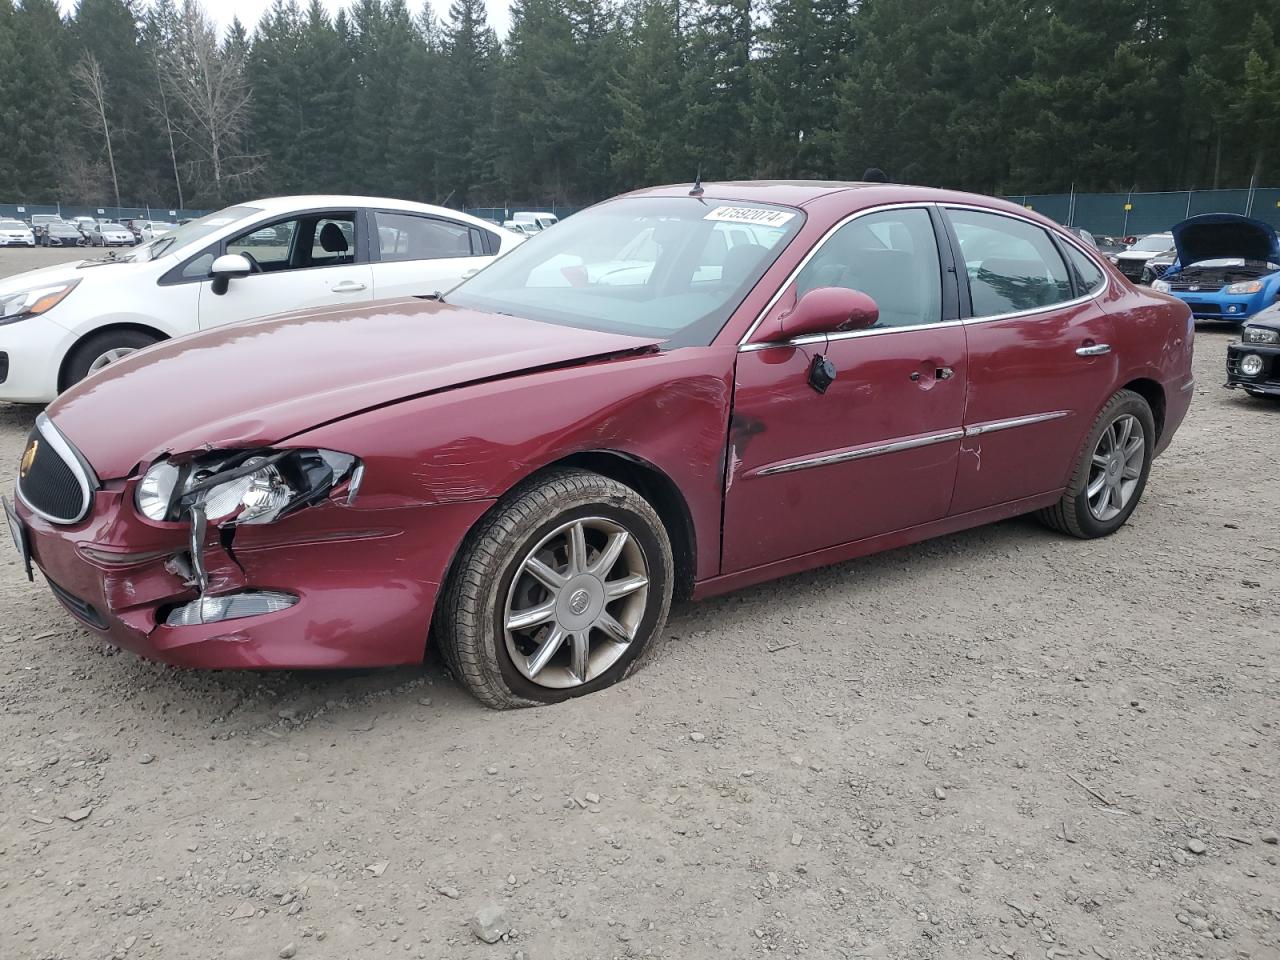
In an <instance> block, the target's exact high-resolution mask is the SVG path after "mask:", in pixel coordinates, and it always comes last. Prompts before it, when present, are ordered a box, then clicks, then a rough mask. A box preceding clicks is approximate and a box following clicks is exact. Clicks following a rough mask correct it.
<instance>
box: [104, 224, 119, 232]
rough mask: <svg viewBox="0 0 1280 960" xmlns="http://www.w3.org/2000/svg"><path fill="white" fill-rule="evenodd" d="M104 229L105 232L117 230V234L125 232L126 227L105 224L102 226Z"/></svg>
mask: <svg viewBox="0 0 1280 960" xmlns="http://www.w3.org/2000/svg"><path fill="white" fill-rule="evenodd" d="M102 229H103V230H115V231H116V232H117V233H119V232H122V231H123V230H124V227H122V226H120V224H118V223H104V224H103V225H102Z"/></svg>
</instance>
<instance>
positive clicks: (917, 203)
mask: <svg viewBox="0 0 1280 960" xmlns="http://www.w3.org/2000/svg"><path fill="white" fill-rule="evenodd" d="M937 206H938V204H936V203H934V202H933V201H931V200H911V201H903V202H902V203H886V204H882V205H881V206H878V207H867V208H866V209H865V210H857V211H855V212H854V213H851V214H849V215H848V216H847V217H844V218H843V219H841V220H838V221H836V223H835V224H833V225H832V226H831V227H830V228H829V229H828V230H827V232H826V233H824V234H823V235H822V236H821V237H820V238H819V239H818V242H817V243H815V244H814V245H813V249H812V250H810V251H809V252H808V253H806V254H805V255H804V258H803V259H802V260H801V261H800V262H799V263H797V264H796V265H795V267H794V268H793V269H792V270H791V272H790V273H789V274H787V279H786V280H784V281H783V282H782V283H781V284H779V286H778V289H777V290H776V291H774V294H773V296H772V297H770V298H769V302H768V303H766V304H765V305H764V308H763V309H762V310H761V311H760V312H759V313H758V314H757V315H756V318H755V320H753V321H752V323H751V326H750V327H749V328H748V329H747V332H746V333H744V334H743V335H742V339H740V340H739V341H738V347H739V349H741V348H743V347H749V348H750V349H754V350H762V349H764V348H765V347H781V346H788V345H791V344H792V343H795V342H799V340H803V341H804V342H807V343H812V342H814V340H815V338H814V337H802V338H799V339H798V340H796V341H792V340H779V341H778V342H777V343H765V344H748V343H747V341H748V340H750V339H751V337H752V335H754V334H755V332H756V330H757V329H759V327H760V324H762V323H763V322H764V318H765V317H767V316H768V315H769V311H770V310H772V309H773V308H774V307H775V306H777V305H778V301H779V300H781V299H782V295H783V294H784V293H786V291H787V288H788V287H790V286H791V284H793V283H795V281H796V277H798V276H799V275H800V271H801V270H803V269H804V268H805V267H807V266H808V265H809V261H810V260H812V259H813V258H814V257H815V256H817V254H818V252H819V251H820V250H821V249H822V248H823V247H825V246H826V245H827V241H828V240H830V239H831V238H832V236H834V235H835V233H836V231H837V230H839V229H840V228H841V227H843V226H845V225H846V224H848V223H852V222H853V221H854V220H858V219H861V218H862V217H866V216H870V215H871V214H873V213H885V212H887V211H890V210H925V211H928V210H930V209H934V208H936V207H937ZM930 226H931V227H932V225H930ZM794 242H795V240H794V239H793V240H792V243H794ZM938 257H939V260H941V257H942V251H941V250H939V251H938ZM938 283H939V284H941V283H942V274H941V272H939V274H938ZM922 326H925V327H938V326H942V324H941V323H929V324H922ZM906 329H908V328H907V327H885V328H884V329H883V330H878V331H876V332H878V333H889V332H892V331H894V330H906ZM910 329H913V330H914V329H918V327H912V328H910ZM852 332H853V333H860V334H867V333H871V332H872V331H870V330H857V331H852ZM835 336H841V337H844V336H847V335H845V334H835V335H833V339H834V337H835ZM816 339H817V340H822V339H825V337H823V336H819V337H817V338H816Z"/></svg>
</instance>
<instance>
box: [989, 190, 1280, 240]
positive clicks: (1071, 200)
mask: <svg viewBox="0 0 1280 960" xmlns="http://www.w3.org/2000/svg"><path fill="white" fill-rule="evenodd" d="M1005 199H1006V200H1011V201H1013V202H1014V203H1019V204H1022V205H1023V206H1026V207H1030V208H1031V209H1032V210H1035V211H1036V212H1037V213H1041V214H1044V215H1045V216H1046V217H1049V218H1050V219H1053V220H1057V221H1058V222H1059V223H1065V224H1067V225H1069V226H1076V227H1083V228H1084V229H1086V230H1088V231H1089V232H1090V233H1092V234H1094V235H1096V236H1107V237H1125V236H1130V235H1135V234H1144V233H1159V232H1161V231H1164V230H1168V229H1169V228H1170V227H1172V226H1173V225H1174V224H1175V223H1178V222H1179V221H1181V220H1185V219H1186V218H1187V217H1194V216H1196V215H1197V214H1201V213H1241V214H1247V215H1248V216H1251V217H1256V218H1257V219H1259V220H1264V221H1266V222H1267V223H1269V224H1271V225H1272V226H1273V227H1280V187H1268V188H1265V189H1263V188H1258V189H1255V190H1180V191H1176V192H1167V193H1076V194H1070V193H1046V194H1030V195H1027V196H1010V197H1006V198H1005ZM1126 206H1127V207H1128V209H1126Z"/></svg>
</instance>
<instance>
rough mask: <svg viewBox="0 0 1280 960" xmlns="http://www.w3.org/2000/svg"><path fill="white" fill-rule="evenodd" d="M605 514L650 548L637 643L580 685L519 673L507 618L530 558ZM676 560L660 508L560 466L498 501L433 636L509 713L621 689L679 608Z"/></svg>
mask: <svg viewBox="0 0 1280 960" xmlns="http://www.w3.org/2000/svg"><path fill="white" fill-rule="evenodd" d="M586 517H601V518H605V519H607V520H608V521H611V522H613V523H616V524H620V525H621V526H622V527H623V528H625V530H626V532H627V533H628V534H630V535H631V536H632V537H633V538H635V541H636V543H637V545H638V546H639V547H640V549H641V550H642V551H643V554H644V558H645V561H646V563H647V568H648V569H647V576H648V580H649V592H648V597H647V602H646V604H645V607H644V611H643V614H642V615H641V617H640V620H639V624H638V628H637V629H636V631H635V634H634V639H633V640H632V641H631V642H630V644H628V645H627V647H626V648H625V651H624V652H623V653H622V655H621V656H620V657H619V659H618V660H617V661H616V662H614V663H613V664H612V666H610V667H609V668H608V669H606V670H604V671H603V672H601V673H600V674H599V675H598V676H595V677H591V678H590V679H589V680H588V681H587V682H586V683H582V684H579V685H577V686H571V687H563V688H553V687H548V686H542V685H540V684H538V683H535V682H534V681H532V680H530V679H528V678H527V677H526V676H524V675H523V674H522V673H521V672H520V670H519V669H517V667H516V665H515V663H514V661H513V660H512V657H511V654H510V652H509V651H508V649H507V642H506V624H505V620H504V615H505V611H506V606H507V598H508V595H509V593H510V591H511V585H512V581H513V579H514V578H515V577H516V576H517V575H518V574H519V572H520V569H521V566H522V564H523V562H524V559H525V557H526V556H527V555H528V553H529V552H530V551H531V550H533V549H534V547H535V545H537V544H539V543H540V542H542V540H543V539H544V538H545V537H546V536H547V535H548V534H549V533H551V532H552V531H554V530H556V529H557V528H558V527H559V526H561V525H563V524H565V523H567V522H570V521H572V520H575V519H579V518H586ZM673 571H674V563H673V560H672V555H671V543H670V540H669V538H668V536H667V531H666V528H665V526H664V525H663V523H662V520H661V518H660V517H659V516H658V514H657V512H656V511H655V510H654V509H653V507H652V506H651V505H650V504H649V502H648V501H647V500H645V499H644V498H643V497H642V496H640V494H639V493H637V492H636V491H635V490H633V489H631V488H630V487H628V486H626V485H625V484H622V483H619V482H617V481H615V480H610V479H609V478H607V477H603V476H601V475H599V474H596V473H591V472H589V471H586V470H576V469H563V470H555V471H551V472H548V473H546V474H543V475H541V476H538V477H535V478H533V479H531V480H530V481H529V482H527V483H526V484H524V485H522V486H520V487H517V488H516V489H515V490H513V491H512V492H511V493H509V494H508V495H507V496H506V497H504V498H503V499H502V500H500V501H499V502H498V504H497V505H496V506H495V507H494V508H493V510H491V511H490V512H489V513H488V514H487V515H486V516H485V517H484V518H483V519H482V520H481V521H480V522H479V523H478V524H477V525H476V527H475V529H473V530H472V531H471V533H470V534H469V535H468V536H467V539H466V541H465V542H464V543H463V545H462V549H461V550H460V551H459V554H458V557H457V558H456V560H455V562H454V566H453V570H452V572H451V574H450V577H449V579H448V582H447V584H446V587H445V590H444V591H443V592H442V593H441V596H440V598H439V600H438V601H437V604H436V614H435V618H434V622H433V627H432V635H433V636H434V638H435V642H436V645H437V647H438V648H439V650H440V652H441V654H442V655H443V657H444V660H445V662H446V664H447V665H448V666H449V669H450V671H451V672H452V673H453V675H454V676H455V677H457V678H458V680H459V681H461V682H462V684H463V685H464V686H465V687H466V688H467V690H468V691H470V693H471V694H472V695H473V696H475V697H476V699H478V700H479V701H480V702H481V703H483V704H485V705H486V706H489V707H493V708H495V709H499V710H505V709H511V708H515V707H527V706H536V705H538V704H543V703H555V702H559V701H563V700H567V699H570V698H572V697H578V696H583V695H585V694H589V693H593V692H594V691H596V690H599V689H602V688H604V687H608V686H611V685H612V684H614V683H617V682H618V681H619V680H621V679H622V678H623V677H625V676H627V675H628V674H629V673H630V672H631V671H632V670H633V669H634V667H635V666H636V664H637V662H638V660H639V658H640V656H641V654H642V653H643V652H644V650H645V648H646V647H647V646H648V645H649V643H650V641H651V640H652V638H653V637H654V636H656V635H658V634H659V633H660V632H661V630H662V628H663V626H664V624H665V623H666V620H667V614H668V612H669V610H670V608H671V593H672V585H673V581H674V577H673Z"/></svg>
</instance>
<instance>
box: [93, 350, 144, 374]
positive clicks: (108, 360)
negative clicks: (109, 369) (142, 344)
mask: <svg viewBox="0 0 1280 960" xmlns="http://www.w3.org/2000/svg"><path fill="white" fill-rule="evenodd" d="M137 352H138V351H137V348H136V347H116V348H115V349H113V350H108V351H106V352H105V353H103V354H101V355H100V356H99V357H97V359H95V360H94V361H93V363H91V364H89V372H90V373H97V372H98V371H99V370H101V369H102V368H103V367H106V366H109V365H110V364H113V363H115V362H116V361H117V360H123V359H124V358H125V357H127V356H128V355H129V354H131V353H137Z"/></svg>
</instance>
